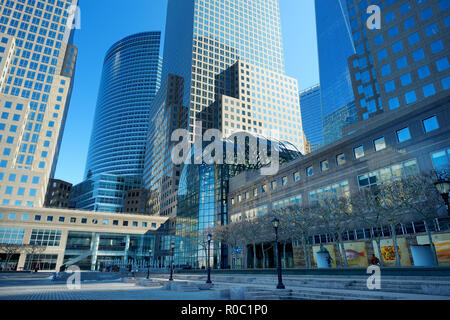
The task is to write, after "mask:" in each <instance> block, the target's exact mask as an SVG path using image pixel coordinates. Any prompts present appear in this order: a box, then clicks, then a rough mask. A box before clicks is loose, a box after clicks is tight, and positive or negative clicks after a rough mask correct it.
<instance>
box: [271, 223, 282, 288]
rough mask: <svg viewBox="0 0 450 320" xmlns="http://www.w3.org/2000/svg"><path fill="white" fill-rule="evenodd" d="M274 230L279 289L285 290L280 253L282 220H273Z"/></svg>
mask: <svg viewBox="0 0 450 320" xmlns="http://www.w3.org/2000/svg"><path fill="white" fill-rule="evenodd" d="M272 225H273V228H274V229H275V250H274V251H275V260H276V262H277V273H278V285H277V289H285V286H284V284H283V277H282V275H281V256H280V255H279V253H278V227H279V226H280V220H278V219H277V218H274V219H273V220H272Z"/></svg>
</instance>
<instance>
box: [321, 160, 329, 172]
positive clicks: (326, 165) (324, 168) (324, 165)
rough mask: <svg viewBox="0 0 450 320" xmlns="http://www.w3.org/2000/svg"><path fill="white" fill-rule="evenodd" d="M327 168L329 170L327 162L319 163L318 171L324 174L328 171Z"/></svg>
mask: <svg viewBox="0 0 450 320" xmlns="http://www.w3.org/2000/svg"><path fill="white" fill-rule="evenodd" d="M329 168H330V165H329V163H328V160H325V161H322V162H321V163H320V171H322V172H325V171H328V169H329Z"/></svg>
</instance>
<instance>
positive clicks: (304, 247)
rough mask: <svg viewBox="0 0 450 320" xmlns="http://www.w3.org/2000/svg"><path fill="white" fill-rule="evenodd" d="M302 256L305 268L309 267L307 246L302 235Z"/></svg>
mask: <svg viewBox="0 0 450 320" xmlns="http://www.w3.org/2000/svg"><path fill="white" fill-rule="evenodd" d="M302 246H303V258H304V259H305V268H306V269H309V259H308V248H307V244H306V241H305V239H304V237H302Z"/></svg>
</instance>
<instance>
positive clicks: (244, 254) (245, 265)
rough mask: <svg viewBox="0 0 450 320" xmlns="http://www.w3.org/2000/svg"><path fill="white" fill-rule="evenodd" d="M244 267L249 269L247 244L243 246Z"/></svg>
mask: <svg viewBox="0 0 450 320" xmlns="http://www.w3.org/2000/svg"><path fill="white" fill-rule="evenodd" d="M242 260H243V261H242V267H241V268H243V269H247V261H248V250H247V246H246V245H245V246H242Z"/></svg>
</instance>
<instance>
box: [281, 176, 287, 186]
mask: <svg viewBox="0 0 450 320" xmlns="http://www.w3.org/2000/svg"><path fill="white" fill-rule="evenodd" d="M287 184H288V177H283V178H281V185H282V186H283V187H284V186H286V185H287Z"/></svg>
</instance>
